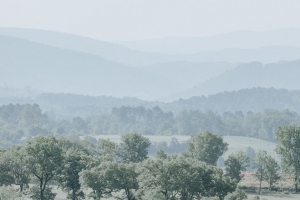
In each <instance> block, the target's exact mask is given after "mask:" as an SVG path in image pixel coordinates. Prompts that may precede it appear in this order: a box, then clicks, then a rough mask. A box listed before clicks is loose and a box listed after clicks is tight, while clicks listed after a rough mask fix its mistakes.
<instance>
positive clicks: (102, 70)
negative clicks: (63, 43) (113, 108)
mask: <svg viewBox="0 0 300 200" xmlns="http://www.w3.org/2000/svg"><path fill="white" fill-rule="evenodd" d="M0 68H1V74H0V84H1V85H4V84H7V85H9V86H10V87H16V88H23V87H25V86H31V87H33V88H37V89H40V90H42V91H45V92H55V93H62V92H64V93H75V94H85V95H95V96H96V95H108V96H110V95H111V96H116V97H123V96H135V97H140V98H143V99H156V98H158V97H160V96H162V95H165V94H166V93H169V92H172V91H173V92H174V91H180V90H182V89H183V87H182V86H181V85H180V84H179V83H176V82H174V81H172V80H168V78H165V77H162V76H161V75H157V74H153V73H151V72H148V71H145V70H143V69H138V68H132V67H128V66H125V65H123V64H120V63H117V62H112V61H108V60H106V59H103V58H101V57H99V56H95V55H92V54H86V53H82V52H76V51H70V50H66V49H60V48H57V47H52V46H47V45H42V44H38V43H34V42H30V41H27V40H22V39H18V38H13V37H9V36H0Z"/></svg>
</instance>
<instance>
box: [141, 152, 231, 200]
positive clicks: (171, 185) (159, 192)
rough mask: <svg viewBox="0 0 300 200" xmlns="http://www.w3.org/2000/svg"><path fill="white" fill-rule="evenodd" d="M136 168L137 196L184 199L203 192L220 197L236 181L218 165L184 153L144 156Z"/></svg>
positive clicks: (199, 196) (200, 195) (205, 194)
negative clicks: (166, 155)
mask: <svg viewBox="0 0 300 200" xmlns="http://www.w3.org/2000/svg"><path fill="white" fill-rule="evenodd" d="M137 172H138V173H139V176H138V182H139V190H138V192H137V196H138V197H139V198H140V199H154V198H153V197H155V198H158V199H162V200H163V199H181V200H184V199H201V198H203V197H205V196H218V197H219V198H221V199H222V198H224V196H226V194H227V193H228V192H233V191H234V190H235V187H236V183H235V182H234V181H232V180H231V179H230V178H227V177H225V176H224V174H223V171H222V170H221V169H219V168H215V167H213V166H209V165H206V164H205V163H203V162H200V161H198V160H196V159H192V158H186V157H183V156H175V155H174V156H169V157H168V158H167V159H159V158H156V159H155V160H153V159H147V160H145V161H143V163H142V165H141V167H139V168H137Z"/></svg>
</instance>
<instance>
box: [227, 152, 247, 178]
mask: <svg viewBox="0 0 300 200" xmlns="http://www.w3.org/2000/svg"><path fill="white" fill-rule="evenodd" d="M249 164H250V161H249V158H248V156H247V155H246V154H245V153H244V152H243V151H238V152H235V153H232V154H230V155H229V156H228V159H227V160H226V161H225V166H226V173H227V175H228V176H229V177H231V178H232V179H235V180H236V181H237V183H238V182H240V181H241V179H242V178H243V175H242V174H241V173H242V172H243V171H246V170H247V167H248V166H249Z"/></svg>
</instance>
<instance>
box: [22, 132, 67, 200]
mask: <svg viewBox="0 0 300 200" xmlns="http://www.w3.org/2000/svg"><path fill="white" fill-rule="evenodd" d="M24 154H25V156H26V168H27V169H28V171H29V173H30V174H32V175H33V176H34V177H35V178H36V182H37V186H38V188H39V190H38V191H39V193H40V200H47V199H46V197H45V191H46V189H47V184H48V183H49V181H50V180H52V179H53V178H54V176H56V175H58V174H59V172H60V171H61V168H63V165H62V163H63V156H62V149H61V148H60V147H59V145H58V141H57V139H55V138H54V137H53V136H47V137H42V136H38V137H36V138H35V139H33V140H30V141H28V143H27V144H26V145H25V146H24Z"/></svg>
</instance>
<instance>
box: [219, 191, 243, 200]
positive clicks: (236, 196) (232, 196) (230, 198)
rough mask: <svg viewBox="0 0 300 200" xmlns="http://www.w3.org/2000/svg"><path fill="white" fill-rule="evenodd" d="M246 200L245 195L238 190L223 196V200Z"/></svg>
mask: <svg viewBox="0 0 300 200" xmlns="http://www.w3.org/2000/svg"><path fill="white" fill-rule="evenodd" d="M244 199H247V194H246V193H245V192H244V191H243V190H240V189H236V190H235V191H234V192H232V193H229V194H228V195H226V196H225V198H224V200H244Z"/></svg>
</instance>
